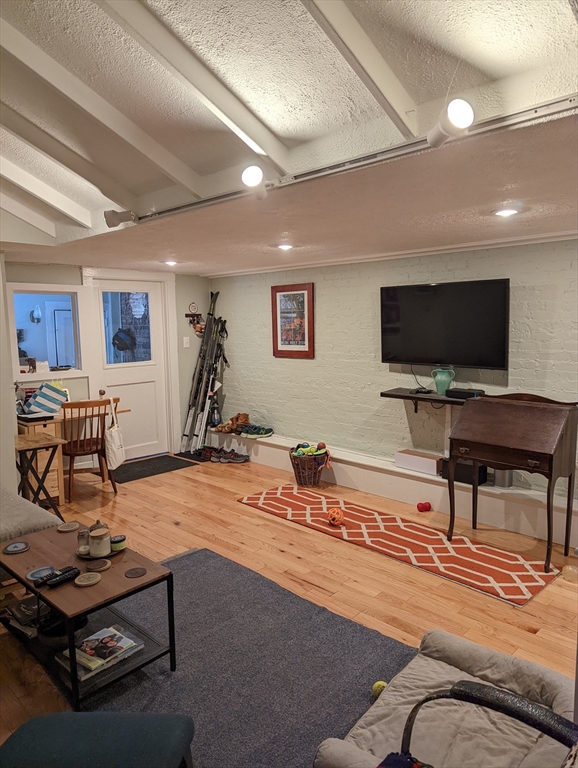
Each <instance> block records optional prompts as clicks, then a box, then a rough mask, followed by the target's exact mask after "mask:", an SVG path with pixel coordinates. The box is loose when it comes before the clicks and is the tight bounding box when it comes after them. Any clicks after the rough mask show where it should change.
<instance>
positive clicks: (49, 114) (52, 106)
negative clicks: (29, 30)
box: [0, 4, 167, 195]
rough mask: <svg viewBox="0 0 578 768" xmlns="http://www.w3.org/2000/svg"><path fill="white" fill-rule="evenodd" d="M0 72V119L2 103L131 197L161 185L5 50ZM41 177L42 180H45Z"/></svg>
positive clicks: (131, 153)
mask: <svg viewBox="0 0 578 768" xmlns="http://www.w3.org/2000/svg"><path fill="white" fill-rule="evenodd" d="M1 9H2V5H1V4H0V10H1ZM0 74H1V77H0V84H1V89H2V90H1V98H2V105H0V119H1V118H2V106H3V105H4V104H6V105H7V106H9V107H11V108H12V109H13V110H15V111H16V112H17V113H18V114H20V115H22V116H23V117H25V118H26V119H27V120H29V121H30V122H32V123H33V124H34V125H36V126H38V127H39V128H41V129H42V130H43V131H45V132H46V133H48V134H49V136H52V137H53V138H55V139H57V140H58V141H60V142H61V143H62V144H64V145H65V146H67V147H69V148H70V149H72V150H73V151H74V152H76V153H77V154H79V155H80V156H81V157H83V158H85V159H86V160H90V161H91V162H92V163H94V164H96V165H98V167H99V168H101V169H102V170H103V171H104V172H105V173H108V174H109V175H110V176H112V177H113V178H114V177H116V178H117V179H119V180H122V182H123V184H124V185H125V186H126V187H127V188H128V189H130V190H131V191H132V192H134V193H135V194H137V195H144V194H146V193H147V192H151V191H153V190H155V189H161V188H162V187H164V186H166V184H167V179H166V177H165V176H164V175H163V174H162V173H160V172H159V171H158V170H157V169H155V168H153V166H152V165H151V164H150V163H149V162H148V161H147V160H146V158H145V157H143V156H142V155H141V154H140V153H139V152H137V151H136V150H134V149H132V148H131V147H130V146H129V145H128V144H127V143H126V142H124V141H122V139H120V138H119V137H118V136H116V135H115V134H114V133H113V132H112V131H110V130H109V129H108V128H107V127H106V126H104V125H103V124H102V123H100V122H97V121H95V120H93V119H92V118H90V117H89V116H88V115H87V114H86V112H84V111H83V110H82V109H80V108H78V107H76V106H75V105H73V104H72V103H71V102H70V101H69V100H68V99H66V98H65V97H64V96H62V95H61V94H60V93H59V92H58V91H56V90H55V89H53V88H50V87H48V86H46V84H45V83H44V82H43V81H42V80H41V79H40V78H39V77H37V76H36V75H34V74H33V73H32V72H31V71H30V70H29V69H27V68H26V67H24V66H23V65H22V64H20V63H19V62H17V61H16V60H15V59H14V58H13V57H12V56H10V55H9V54H7V53H6V52H5V51H2V52H1V54H0ZM45 180H46V182H47V183H48V179H45Z"/></svg>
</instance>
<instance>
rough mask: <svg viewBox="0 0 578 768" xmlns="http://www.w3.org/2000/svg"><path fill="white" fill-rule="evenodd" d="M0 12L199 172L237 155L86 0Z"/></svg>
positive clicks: (174, 83)
mask: <svg viewBox="0 0 578 768" xmlns="http://www.w3.org/2000/svg"><path fill="white" fill-rule="evenodd" d="M1 12H2V17H3V18H4V19H6V20H7V21H9V22H10V23H11V24H13V25H14V26H15V27H16V28H17V29H18V30H19V31H20V32H22V33H23V34H24V35H25V36H26V37H27V38H28V39H29V40H31V41H32V42H34V43H36V44H37V45H38V46H40V48H42V50H43V51H45V52H46V53H47V54H48V55H49V56H51V57H52V58H53V59H55V60H56V61H58V62H59V63H60V64H62V65H63V66H65V67H66V68H67V69H68V70H69V71H70V72H72V73H73V74H74V75H76V76H77V77H79V78H80V79H81V80H82V81H83V82H84V83H86V84H87V85H89V86H90V88H92V89H93V90H94V91H96V92H97V93H98V94H99V95H100V96H102V97H104V98H105V99H106V100H107V101H109V102H110V103H111V104H112V105H113V106H115V107H116V108H117V109H120V110H121V111H122V112H124V114H125V115H126V116H127V117H129V118H130V119H131V120H133V121H134V122H135V123H136V124H137V125H139V126H141V127H142V128H144V129H145V130H146V131H147V133H148V134H149V135H150V136H152V137H153V138H154V139H156V140H157V141H159V142H160V143H164V144H165V145H166V146H168V147H170V149H171V152H172V153H173V154H174V155H176V156H177V157H179V158H180V159H181V160H183V161H184V162H186V163H189V164H190V165H191V166H192V167H193V168H195V170H197V171H198V172H199V173H201V174H204V173H208V172H213V171H218V170H222V169H224V168H227V167H228V166H230V165H233V164H235V163H236V162H240V161H241V160H242V159H243V157H244V144H243V143H242V142H241V140H240V139H238V138H237V136H235V134H233V133H231V132H230V131H228V130H227V129H226V128H225V127H224V126H223V124H222V123H221V122H220V121H219V120H217V118H216V117H215V116H214V115H213V114H212V113H211V112H210V111H209V110H208V109H207V108H206V107H205V106H203V105H202V104H201V103H200V102H199V101H198V100H196V99H193V98H192V97H191V94H190V92H189V91H188V90H187V89H186V88H185V87H184V86H183V85H181V83H179V82H178V80H176V79H175V78H174V77H172V76H171V75H170V74H169V73H168V72H167V71H166V69H164V67H162V66H161V65H160V64H159V63H158V62H157V61H155V59H154V58H153V57H152V56H151V55H150V54H149V53H147V51H145V50H144V48H142V47H141V46H140V45H139V44H138V42H137V41H136V40H135V39H134V38H132V37H131V36H129V35H127V34H126V33H125V32H124V31H123V30H122V29H121V27H119V26H118V24H116V23H115V22H114V21H113V20H112V19H111V18H110V17H109V16H107V14H105V13H104V12H103V11H102V10H101V9H100V8H99V7H98V6H96V5H94V4H93V3H92V2H90V0H66V2H55V1H54V0H34V2H22V1H21V0H2V4H1ZM87 54H88V55H87Z"/></svg>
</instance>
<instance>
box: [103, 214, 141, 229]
mask: <svg viewBox="0 0 578 768" xmlns="http://www.w3.org/2000/svg"><path fill="white" fill-rule="evenodd" d="M104 220H105V221H106V226H107V227H110V228H112V227H118V226H119V224H124V223H125V222H126V221H133V222H134V223H135V224H136V223H137V222H138V216H137V215H136V213H135V212H134V211H105V212H104Z"/></svg>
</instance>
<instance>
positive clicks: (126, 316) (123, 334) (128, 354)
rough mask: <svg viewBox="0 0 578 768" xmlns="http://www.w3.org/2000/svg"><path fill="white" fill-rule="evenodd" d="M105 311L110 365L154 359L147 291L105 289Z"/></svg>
mask: <svg viewBox="0 0 578 768" xmlns="http://www.w3.org/2000/svg"><path fill="white" fill-rule="evenodd" d="M102 311H103V322H104V338H105V344H106V362H107V364H108V365H118V364H119V363H146V362H148V361H149V360H152V356H151V328H150V314H149V295H148V293H143V292H135V293H129V292H127V291H103V292H102Z"/></svg>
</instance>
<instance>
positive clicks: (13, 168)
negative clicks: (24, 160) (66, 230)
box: [0, 157, 92, 229]
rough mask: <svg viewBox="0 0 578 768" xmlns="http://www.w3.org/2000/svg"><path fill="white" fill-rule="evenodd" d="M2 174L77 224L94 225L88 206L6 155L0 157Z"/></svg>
mask: <svg viewBox="0 0 578 768" xmlns="http://www.w3.org/2000/svg"><path fill="white" fill-rule="evenodd" d="M0 176H1V177H2V178H3V179H6V180H7V181H11V182H12V184H15V185H16V186H17V187H20V189H23V190H24V191H25V192H28V194H29V195H32V196H33V197H36V198H38V200H42V202H43V203H46V205H49V206H50V207H51V208H54V210H55V211H59V212H60V213H62V214H64V216H67V217H68V218H69V219H72V221H74V222H76V223H77V224H80V225H81V226H83V227H86V228H87V229H90V228H91V227H92V217H91V215H90V211H89V210H88V209H87V208H84V207H83V206H82V205H79V204H78V203H76V202H75V201H74V200H71V199H70V198H69V197H66V195H63V194H62V192H59V191H58V190H56V189H54V187H51V186H50V185H49V184H46V183H45V182H44V181H41V180H40V179H38V178H36V176H33V175H32V174H31V173H28V171H25V170H24V168H20V166H18V165H15V164H14V163H13V162H12V161H11V160H7V159H6V158H5V157H0Z"/></svg>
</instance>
